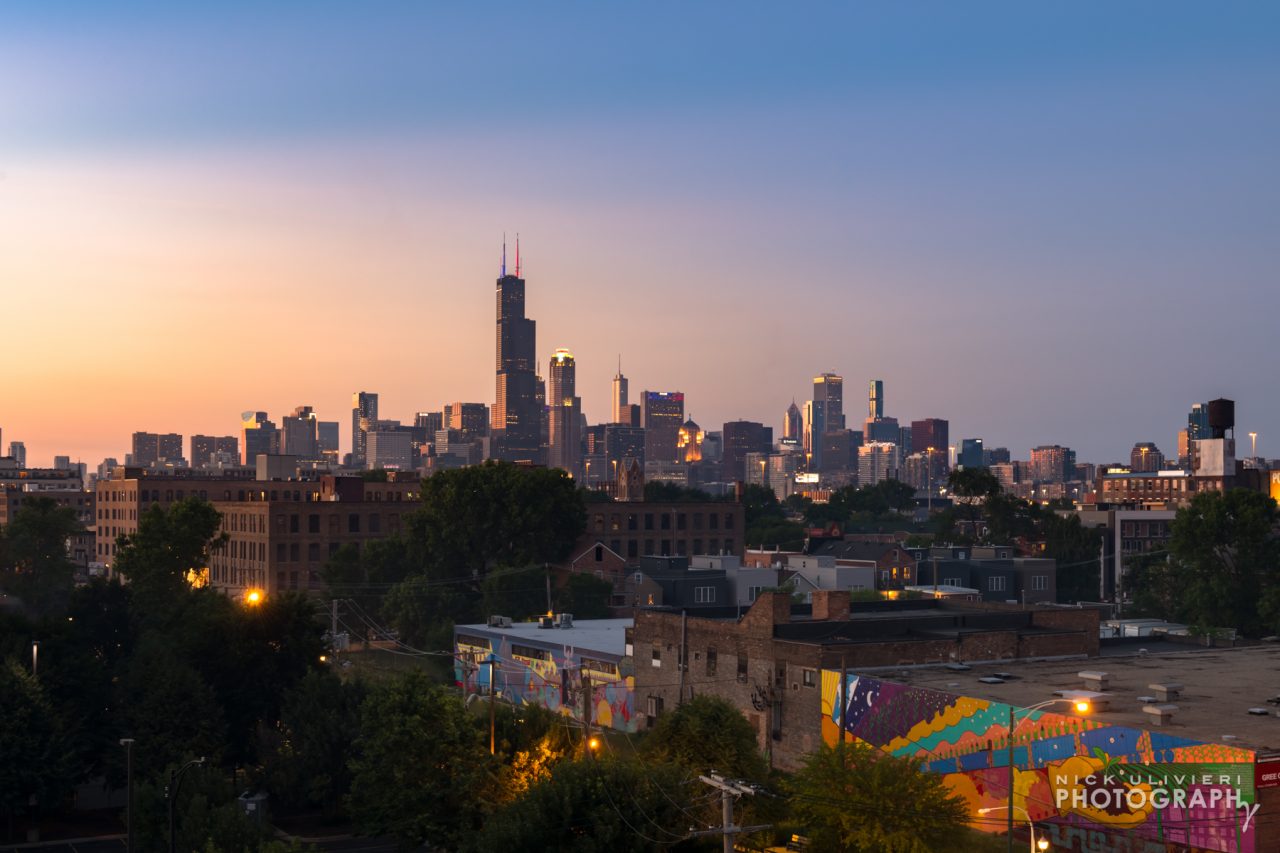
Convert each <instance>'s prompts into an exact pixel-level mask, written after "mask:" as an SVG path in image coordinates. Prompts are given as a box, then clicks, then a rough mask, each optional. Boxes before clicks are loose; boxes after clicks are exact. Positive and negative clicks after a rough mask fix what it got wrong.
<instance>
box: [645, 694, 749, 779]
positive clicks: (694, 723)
mask: <svg viewBox="0 0 1280 853" xmlns="http://www.w3.org/2000/svg"><path fill="white" fill-rule="evenodd" d="M644 748H645V754H646V756H648V757H649V758H650V759H652V760H654V761H658V762H663V763H668V764H675V765H678V766H680V767H683V768H685V769H686V770H688V771H690V772H691V773H694V774H698V773H707V772H709V771H711V770H717V771H719V772H721V773H723V774H725V775H727V776H730V777H733V778H736V779H754V780H763V779H765V778H766V777H767V776H768V773H769V767H768V764H767V763H766V762H765V759H764V756H763V755H761V754H760V749H759V747H758V746H757V745H756V735H755V731H754V730H753V729H752V728H751V724H750V723H748V722H747V719H746V717H744V716H742V712H741V711H739V710H738V709H737V708H735V707H734V706H733V705H732V704H730V703H729V702H728V701H727V700H725V699H722V698H720V697H719V696H714V695H711V694H702V695H700V696H695V697H694V698H693V699H690V700H689V701H688V702H685V703H684V704H683V705H681V706H680V707H678V708H676V709H675V710H674V711H672V712H671V713H669V714H663V715H662V716H660V717H659V718H658V724H657V725H656V726H655V727H654V729H653V731H652V732H650V734H649V736H648V738H646V740H645V743H644Z"/></svg>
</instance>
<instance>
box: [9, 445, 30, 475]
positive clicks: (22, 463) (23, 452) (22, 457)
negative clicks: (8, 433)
mask: <svg viewBox="0 0 1280 853" xmlns="http://www.w3.org/2000/svg"><path fill="white" fill-rule="evenodd" d="M9 456H11V457H12V458H13V461H14V462H15V463H17V465H18V467H19V468H26V467H27V445H26V442H22V441H11V442H9Z"/></svg>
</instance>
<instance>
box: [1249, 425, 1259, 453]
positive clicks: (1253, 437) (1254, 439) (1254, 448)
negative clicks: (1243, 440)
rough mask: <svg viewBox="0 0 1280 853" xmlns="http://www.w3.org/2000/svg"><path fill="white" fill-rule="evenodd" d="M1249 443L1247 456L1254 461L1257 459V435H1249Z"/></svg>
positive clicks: (1254, 433) (1253, 433) (1252, 433)
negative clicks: (1249, 447) (1249, 448)
mask: <svg viewBox="0 0 1280 853" xmlns="http://www.w3.org/2000/svg"><path fill="white" fill-rule="evenodd" d="M1249 441H1250V442H1251V443H1252V449H1251V450H1250V451H1249V455H1250V456H1251V457H1253V458H1255V459H1256V458H1257V457H1258V434H1257V433H1256V432H1251V433H1249Z"/></svg>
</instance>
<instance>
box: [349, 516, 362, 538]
mask: <svg viewBox="0 0 1280 853" xmlns="http://www.w3.org/2000/svg"><path fill="white" fill-rule="evenodd" d="M347 532H348V533H359V532H360V516H358V515H356V514H355V513H354V512H353V513H351V514H349V515H348V516H347Z"/></svg>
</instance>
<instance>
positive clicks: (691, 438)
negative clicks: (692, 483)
mask: <svg viewBox="0 0 1280 853" xmlns="http://www.w3.org/2000/svg"><path fill="white" fill-rule="evenodd" d="M704 439H705V435H704V434H703V432H702V427H700V426H698V424H697V422H696V421H695V420H694V419H693V418H690V419H689V420H687V421H685V422H684V423H683V424H681V425H680V431H679V432H678V433H676V453H678V454H679V457H680V461H681V462H688V463H690V464H692V463H694V462H701V461H702V442H703V440H704Z"/></svg>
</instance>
